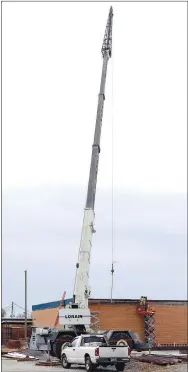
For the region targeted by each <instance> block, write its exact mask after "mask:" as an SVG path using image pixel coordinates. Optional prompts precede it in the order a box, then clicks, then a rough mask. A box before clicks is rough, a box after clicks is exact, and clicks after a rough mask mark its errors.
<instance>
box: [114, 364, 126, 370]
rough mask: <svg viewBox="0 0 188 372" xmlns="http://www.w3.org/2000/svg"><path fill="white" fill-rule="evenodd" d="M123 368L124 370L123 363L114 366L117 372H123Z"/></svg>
mask: <svg viewBox="0 0 188 372" xmlns="http://www.w3.org/2000/svg"><path fill="white" fill-rule="evenodd" d="M124 368H125V364H124V363H117V364H116V370H117V371H118V372H123V371H124Z"/></svg>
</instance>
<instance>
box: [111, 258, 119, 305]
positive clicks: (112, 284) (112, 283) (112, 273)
mask: <svg viewBox="0 0 188 372" xmlns="http://www.w3.org/2000/svg"><path fill="white" fill-rule="evenodd" d="M117 262H118V261H112V268H111V275H112V282H111V303H112V302H113V300H112V298H113V286H114V264H115V263H117Z"/></svg>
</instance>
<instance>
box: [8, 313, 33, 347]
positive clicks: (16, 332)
mask: <svg viewBox="0 0 188 372" xmlns="http://www.w3.org/2000/svg"><path fill="white" fill-rule="evenodd" d="M24 327H25V319H19V318H2V319H1V344H2V345H7V343H8V342H9V340H13V341H15V340H19V339H24V337H25V329H24ZM31 327H32V319H27V336H28V337H30V336H31Z"/></svg>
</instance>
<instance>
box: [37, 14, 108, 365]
mask: <svg viewBox="0 0 188 372" xmlns="http://www.w3.org/2000/svg"><path fill="white" fill-rule="evenodd" d="M112 20H113V9H112V7H110V11H109V15H108V19H107V24H106V29H105V34H104V39H103V44H102V49H101V52H102V58H103V64H102V75H101V83H100V91H99V96H98V107H97V116H96V124H95V133H94V141H93V145H92V154H91V165H90V173H89V181H88V190H87V198H86V204H85V209H84V218H83V225H82V232H81V240H80V247H79V255H78V261H77V264H76V277H75V286H74V291H73V301H72V303H69V304H68V305H67V306H66V307H65V308H64V309H62V304H61V305H60V308H59V312H58V315H59V316H57V318H56V319H55V323H54V325H55V327H56V325H57V323H59V324H60V325H63V326H64V329H62V328H59V329H57V328H51V329H50V328H48V327H45V328H37V327H35V328H33V331H32V337H31V340H30V349H33V350H44V351H47V350H48V351H49V349H48V345H49V344H48V343H47V339H48V341H49V343H50V347H51V349H50V353H51V355H52V356H57V357H58V358H60V357H61V346H62V344H63V343H64V342H65V341H70V340H71V338H74V337H75V335H76V334H80V333H83V332H85V331H86V328H89V327H90V323H91V313H90V310H89V308H88V299H89V296H90V285H89V269H90V255H91V248H92V236H93V233H94V232H95V229H94V218H95V213H94V207H95V195H96V186H97V175H98V165H99V155H100V138H101V128H102V119H103V108H104V101H105V85H106V74H107V66H108V61H109V58H111V56H112ZM63 300H64V296H63ZM62 303H63V301H62Z"/></svg>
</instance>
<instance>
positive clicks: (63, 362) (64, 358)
mask: <svg viewBox="0 0 188 372" xmlns="http://www.w3.org/2000/svg"><path fill="white" fill-rule="evenodd" d="M61 363H62V366H63V368H65V369H68V368H70V366H71V364H70V363H68V362H67V357H66V355H65V354H63V355H62V357H61Z"/></svg>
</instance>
